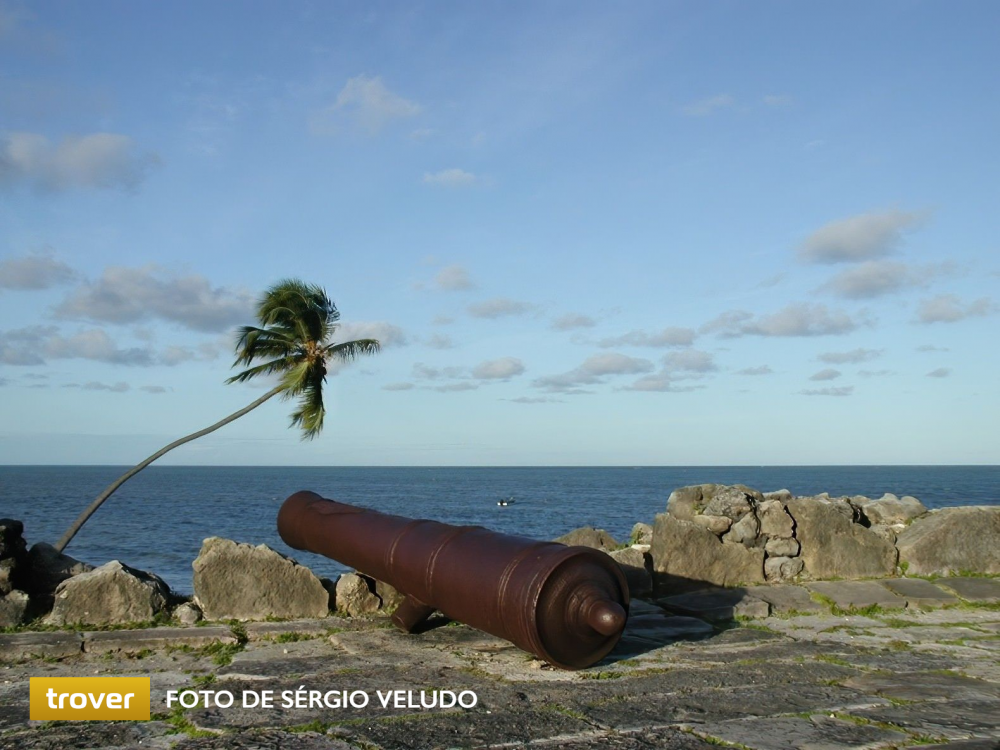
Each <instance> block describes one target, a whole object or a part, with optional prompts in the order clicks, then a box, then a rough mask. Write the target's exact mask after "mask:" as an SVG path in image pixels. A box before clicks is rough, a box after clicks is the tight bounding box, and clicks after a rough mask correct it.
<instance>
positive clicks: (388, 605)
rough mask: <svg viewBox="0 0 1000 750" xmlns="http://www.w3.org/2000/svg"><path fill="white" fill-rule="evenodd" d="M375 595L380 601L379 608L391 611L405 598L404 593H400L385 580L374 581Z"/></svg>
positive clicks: (387, 611)
mask: <svg viewBox="0 0 1000 750" xmlns="http://www.w3.org/2000/svg"><path fill="white" fill-rule="evenodd" d="M375 596H377V597H378V598H379V599H380V600H381V601H382V606H381V610H382V611H384V612H386V613H387V614H388V613H392V612H394V611H395V610H396V607H398V606H399V605H400V604H402V603H403V601H404V600H405V599H406V595H405V594H401V593H400V592H399V591H397V590H396V589H395V588H393V587H392V586H390V585H389V584H388V583H386V582H385V581H375Z"/></svg>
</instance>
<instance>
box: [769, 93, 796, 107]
mask: <svg viewBox="0 0 1000 750" xmlns="http://www.w3.org/2000/svg"><path fill="white" fill-rule="evenodd" d="M761 101H762V102H764V104H766V105H767V106H768V107H787V106H788V105H790V104H794V103H795V98H794V97H792V96H790V95H788V94H767V95H766V96H764V97H763V98H761Z"/></svg>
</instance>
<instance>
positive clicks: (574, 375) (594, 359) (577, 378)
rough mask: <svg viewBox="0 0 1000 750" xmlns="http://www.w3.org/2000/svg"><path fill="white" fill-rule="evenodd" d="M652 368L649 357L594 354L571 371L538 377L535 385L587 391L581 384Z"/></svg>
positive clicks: (551, 389) (568, 391) (560, 390)
mask: <svg viewBox="0 0 1000 750" xmlns="http://www.w3.org/2000/svg"><path fill="white" fill-rule="evenodd" d="M652 370H653V363H652V362H650V361H649V360H648V359H639V358H636V357H627V356H625V355H624V354H618V353H614V352H612V353H608V354H594V355H592V356H590V357H588V358H587V359H586V360H584V361H583V363H582V364H580V365H579V366H578V367H576V368H574V369H572V370H570V371H569V372H564V373H562V374H560V375H549V376H546V377H542V378H536V379H535V380H534V382H533V385H534V386H535V387H536V388H541V389H543V390H546V391H549V392H551V393H565V394H577V393H586V392H587V391H584V390H581V389H580V386H582V385H597V384H600V383H603V382H605V381H606V380H607V379H608V378H609V377H613V376H616V375H637V374H641V373H646V372H651V371H652Z"/></svg>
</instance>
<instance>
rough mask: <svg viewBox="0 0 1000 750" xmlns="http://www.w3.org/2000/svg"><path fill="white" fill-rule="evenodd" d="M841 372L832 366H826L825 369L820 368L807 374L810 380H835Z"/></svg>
mask: <svg viewBox="0 0 1000 750" xmlns="http://www.w3.org/2000/svg"><path fill="white" fill-rule="evenodd" d="M842 374H843V373H841V372H840V370H835V369H833V368H832V367H827V368H826V369H825V370H820V371H819V372H817V373H814V374H813V375H810V376H809V379H810V380H836V379H837V378H839V377H840V376H841V375H842Z"/></svg>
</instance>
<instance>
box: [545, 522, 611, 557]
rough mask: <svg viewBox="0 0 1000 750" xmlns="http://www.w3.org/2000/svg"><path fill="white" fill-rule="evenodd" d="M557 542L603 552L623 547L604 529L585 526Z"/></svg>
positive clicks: (565, 535) (563, 536)
mask: <svg viewBox="0 0 1000 750" xmlns="http://www.w3.org/2000/svg"><path fill="white" fill-rule="evenodd" d="M555 541H557V542H559V543H560V544H565V545H567V546H569V547H592V548H593V549H599V550H603V551H604V552H611V551H612V550H614V549H618V547H620V546H621V545H620V544H618V542H616V541H615V538H614V537H613V536H611V534H609V533H608V532H606V531H605V530H604V529H595V528H594V527H592V526H583V527H582V528H579V529H573V530H572V531H571V532H569V533H568V534H563V535H562V536H561V537H559V538H558V539H556V540H555Z"/></svg>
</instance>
